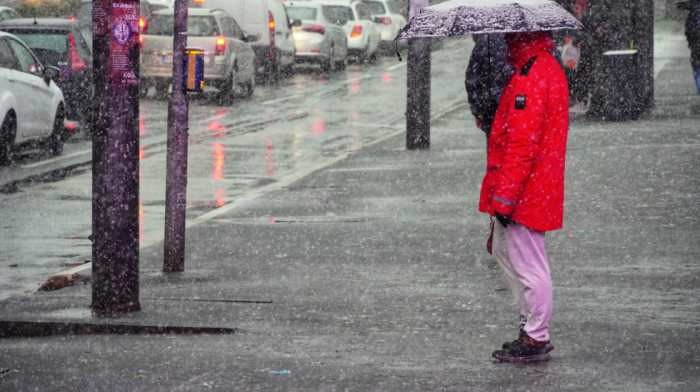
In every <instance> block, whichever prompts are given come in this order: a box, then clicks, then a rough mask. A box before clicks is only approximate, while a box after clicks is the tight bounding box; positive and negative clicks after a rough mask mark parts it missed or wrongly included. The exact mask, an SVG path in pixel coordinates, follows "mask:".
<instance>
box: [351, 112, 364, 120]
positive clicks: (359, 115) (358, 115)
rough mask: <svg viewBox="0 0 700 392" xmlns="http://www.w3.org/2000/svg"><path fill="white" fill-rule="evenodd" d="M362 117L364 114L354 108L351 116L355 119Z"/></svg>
mask: <svg viewBox="0 0 700 392" xmlns="http://www.w3.org/2000/svg"><path fill="white" fill-rule="evenodd" d="M360 117H362V114H361V113H360V112H358V111H357V110H353V111H352V112H350V118H352V119H353V120H357V119H358V118H360Z"/></svg>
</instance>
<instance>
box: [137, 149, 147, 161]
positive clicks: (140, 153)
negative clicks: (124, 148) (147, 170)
mask: <svg viewBox="0 0 700 392" xmlns="http://www.w3.org/2000/svg"><path fill="white" fill-rule="evenodd" d="M144 151H146V150H145V149H144V148H143V147H139V161H143V153H144Z"/></svg>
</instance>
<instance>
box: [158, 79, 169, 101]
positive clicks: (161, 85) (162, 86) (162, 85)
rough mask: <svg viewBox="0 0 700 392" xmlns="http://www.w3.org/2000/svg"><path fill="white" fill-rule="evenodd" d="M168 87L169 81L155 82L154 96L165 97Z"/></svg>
mask: <svg viewBox="0 0 700 392" xmlns="http://www.w3.org/2000/svg"><path fill="white" fill-rule="evenodd" d="M169 89H170V84H169V83H166V82H156V97H158V98H159V99H164V98H167V97H168V90H169Z"/></svg>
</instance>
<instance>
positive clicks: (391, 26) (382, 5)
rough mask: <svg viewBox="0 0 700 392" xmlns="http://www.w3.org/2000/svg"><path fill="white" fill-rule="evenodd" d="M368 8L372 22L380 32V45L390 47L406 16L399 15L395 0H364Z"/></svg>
mask: <svg viewBox="0 0 700 392" xmlns="http://www.w3.org/2000/svg"><path fill="white" fill-rule="evenodd" d="M363 2H364V3H365V4H367V5H368V6H369V8H370V12H371V13H372V16H373V17H374V22H375V23H376V24H377V26H378V27H379V30H380V32H381V37H382V40H381V45H382V46H383V47H385V48H390V47H392V45H393V44H394V38H396V35H397V34H399V30H401V28H402V27H404V26H405V25H406V17H404V16H403V15H401V13H400V9H399V5H398V4H397V3H396V1H395V0H364V1H363Z"/></svg>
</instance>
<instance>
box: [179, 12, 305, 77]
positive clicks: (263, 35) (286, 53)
mask: <svg viewBox="0 0 700 392" xmlns="http://www.w3.org/2000/svg"><path fill="white" fill-rule="evenodd" d="M190 3H191V4H192V5H193V6H197V7H203V8H209V9H223V10H224V11H226V12H228V13H229V14H231V16H233V18H234V19H235V20H236V22H238V23H239V25H240V27H241V28H242V29H243V31H244V32H245V34H253V35H255V36H256V37H257V40H256V41H255V42H254V43H252V46H253V51H255V69H256V72H257V74H258V75H259V76H261V77H263V78H266V79H269V80H277V78H279V76H280V73H281V72H282V71H284V70H288V69H289V68H291V67H292V66H293V65H294V59H295V52H296V46H295V44H294V35H293V34H292V24H291V23H290V21H289V18H288V17H287V12H286V9H285V7H284V5H283V4H282V0H190Z"/></svg>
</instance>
